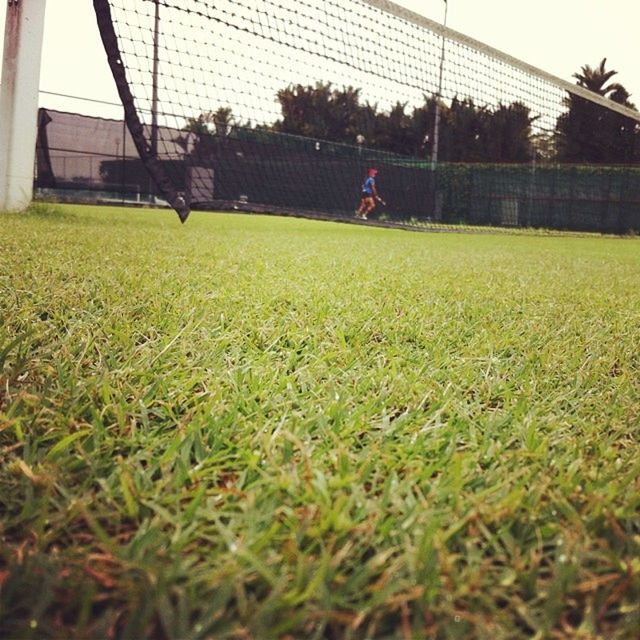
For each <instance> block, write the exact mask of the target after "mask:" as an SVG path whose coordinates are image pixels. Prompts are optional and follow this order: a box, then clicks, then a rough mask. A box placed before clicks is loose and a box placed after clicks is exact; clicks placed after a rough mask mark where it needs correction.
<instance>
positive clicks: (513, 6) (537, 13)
mask: <svg viewBox="0 0 640 640" xmlns="http://www.w3.org/2000/svg"><path fill="white" fill-rule="evenodd" d="M396 2H397V4H400V5H403V6H405V7H407V8H409V9H411V10H413V11H416V12H418V13H422V14H423V15H425V16H427V17H429V18H431V19H432V20H437V21H439V22H441V21H442V20H443V17H444V1H443V0H396ZM6 6H7V3H6V2H5V1H3V2H2V3H1V4H0V34H2V35H0V39H3V34H4V22H5V11H6ZM639 24H640V0H536V2H535V3H533V2H531V1H530V0H449V15H448V26H450V27H451V28H452V29H455V30H456V31H460V32H462V33H465V34H467V35H469V36H471V37H473V38H476V39H477V40H480V41H482V42H485V43H487V44H489V45H491V46H493V47H495V48H496V49H500V50H502V51H504V52H506V53H509V54H511V55H513V56H515V57H517V58H520V59H521V60H524V61H525V62H528V63H529V64H532V65H534V66H537V67H540V68H542V69H544V70H545V71H548V72H550V73H552V74H554V75H556V76H559V77H561V78H563V79H565V80H571V81H572V82H573V80H572V78H571V76H572V74H573V73H575V72H576V71H578V70H579V69H580V67H581V66H582V65H584V64H590V65H591V66H596V65H597V64H598V63H599V62H600V60H601V59H602V58H603V57H606V58H607V68H609V69H615V70H617V71H618V72H619V73H618V75H617V76H616V80H617V81H618V82H620V83H622V84H623V85H624V86H625V87H626V88H627V90H629V91H630V92H631V94H632V98H631V99H632V101H634V102H635V103H636V105H637V106H640V64H639V63H638V55H637V48H638V45H637V43H638V36H637V29H638V25H639ZM40 88H41V90H43V91H50V92H56V93H67V94H72V95H81V96H83V97H90V98H94V99H101V100H106V101H114V102H115V101H117V96H116V93H115V89H114V87H113V80H112V79H111V75H110V73H109V70H108V68H107V65H106V61H105V57H104V52H103V50H102V45H101V42H100V39H99V36H98V32H97V28H96V25H95V18H94V15H93V6H92V2H91V0H47V23H46V27H45V40H44V55H43V67H42V78H41V82H40ZM40 102H41V105H43V106H48V107H51V108H58V109H70V110H71V109H72V110H74V111H77V110H79V109H80V107H79V106H78V103H75V104H71V102H70V101H65V100H63V99H60V98H54V97H52V96H49V95H47V94H46V93H45V94H43V95H42V96H41V100H40ZM83 112H85V113H92V112H93V109H92V108H90V106H87V108H86V109H84V110H83ZM105 115H112V114H105ZM119 115H120V111H119V110H114V111H113V117H119Z"/></svg>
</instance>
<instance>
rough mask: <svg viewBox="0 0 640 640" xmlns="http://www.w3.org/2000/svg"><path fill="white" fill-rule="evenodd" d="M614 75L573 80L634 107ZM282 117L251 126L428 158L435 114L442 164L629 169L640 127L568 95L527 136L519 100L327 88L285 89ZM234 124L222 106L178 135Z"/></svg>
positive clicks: (602, 71) (527, 121) (639, 152)
mask: <svg viewBox="0 0 640 640" xmlns="http://www.w3.org/2000/svg"><path fill="white" fill-rule="evenodd" d="M615 75H616V71H611V70H607V69H606V59H603V60H602V62H601V63H600V64H599V65H598V66H597V67H595V68H591V67H590V66H589V65H585V66H583V67H582V68H581V71H580V73H576V74H574V78H575V79H576V80H577V84H578V86H581V87H584V88H586V89H588V90H590V91H593V92H595V93H597V94H598V95H601V96H604V97H606V98H607V99H610V100H612V101H613V102H616V103H618V104H621V105H624V106H627V107H630V108H635V106H634V105H633V103H631V102H630V94H629V92H628V91H627V90H626V89H625V88H624V87H623V86H622V85H621V84H618V83H611V82H610V80H611V78H613V76H615ZM277 98H278V101H279V103H280V108H281V112H282V117H281V118H280V119H278V120H277V121H276V122H275V123H273V124H272V125H261V126H260V127H258V128H261V129H269V130H272V131H276V132H281V133H287V134H295V135H300V136H305V137H308V138H316V139H320V140H327V141H331V142H339V143H346V144H362V145H364V146H366V147H369V148H373V149H379V150H384V151H390V152H393V153H399V154H404V155H410V156H414V157H422V158H426V159H429V158H431V156H432V153H433V146H434V128H435V127H434V123H435V122H436V111H437V110H439V114H438V115H439V144H438V159H439V160H440V161H444V162H491V163H494V162H513V163H522V162H531V161H533V160H537V161H542V162H544V161H547V162H572V163H581V162H584V163H590V164H598V163H606V164H618V163H630V162H634V161H639V160H640V126H639V125H638V123H637V122H635V121H634V120H632V119H630V118H627V117H625V116H622V115H620V114H618V113H616V112H614V111H608V110H606V109H604V108H603V107H601V106H599V105H597V104H595V103H593V102H590V101H588V100H586V99H584V98H581V97H578V96H576V95H574V94H569V95H568V96H567V97H566V98H565V99H564V107H565V108H566V111H564V112H563V113H562V115H560V116H559V117H558V119H557V122H556V125H555V129H554V130H553V131H548V132H546V133H539V132H538V133H534V123H535V121H536V117H535V116H532V114H531V110H530V108H529V107H528V106H527V105H525V104H524V103H522V102H513V103H511V104H498V106H497V107H493V108H492V107H489V106H486V105H478V104H476V103H475V102H474V101H473V100H472V99H470V98H459V97H455V98H454V99H453V100H452V101H451V102H450V103H449V104H445V103H444V102H442V101H438V98H437V97H436V96H425V97H424V104H423V105H421V106H419V107H414V108H412V109H408V108H407V105H406V104H403V103H400V102H397V103H396V104H395V105H394V106H393V107H392V108H391V109H390V110H388V111H381V110H379V109H378V107H377V105H375V104H371V103H369V102H363V100H362V97H361V91H360V89H358V88H354V87H345V88H342V89H338V88H334V87H333V86H332V85H331V84H330V83H322V82H318V83H316V84H315V85H308V86H304V85H300V84H299V85H292V86H289V87H287V88H285V89H282V90H280V91H279V92H278V94H277ZM232 121H233V114H232V111H231V109H230V108H229V107H221V108H219V109H218V110H217V111H216V112H210V113H204V114H201V115H200V116H199V117H198V118H191V119H190V120H189V122H188V123H187V126H186V127H185V130H187V131H191V132H194V133H196V134H197V135H198V136H200V135H201V134H203V133H205V132H211V131H212V129H211V127H210V125H211V124H213V125H214V127H213V131H212V132H213V133H214V134H216V133H217V134H218V135H221V134H224V133H225V132H227V131H228V130H229V128H230V126H231V123H232Z"/></svg>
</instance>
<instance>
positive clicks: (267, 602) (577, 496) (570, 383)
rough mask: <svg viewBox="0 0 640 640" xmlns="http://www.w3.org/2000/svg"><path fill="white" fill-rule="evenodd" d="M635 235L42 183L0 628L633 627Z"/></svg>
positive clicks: (224, 634) (12, 412)
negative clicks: (118, 198)
mask: <svg viewBox="0 0 640 640" xmlns="http://www.w3.org/2000/svg"><path fill="white" fill-rule="evenodd" d="M639 425H640V240H637V239H619V238H599V237H590V238H577V237H534V236H531V235H527V236H517V235H514V236H505V235H473V234H442V233H412V232H406V231H399V230H397V231H396V230H388V229H376V228H370V227H365V226H359V225H344V224H336V223H327V222H317V221H309V220H297V219H282V218H277V217H266V216H248V215H223V214H205V213H194V214H192V217H191V218H190V219H189V221H188V222H187V224H186V225H184V226H182V225H180V224H179V222H178V221H177V218H176V217H175V216H174V215H173V214H170V213H167V212H154V211H142V210H136V209H117V208H89V207H72V206H64V207H62V206H59V207H51V206H48V205H39V206H38V207H36V208H35V209H33V210H32V211H31V213H28V214H25V215H13V214H11V215H8V214H6V215H3V216H2V230H1V231H0V636H1V637H3V638H6V639H10V638H19V639H20V640H28V639H30V638H32V639H34V640H36V639H37V640H40V639H49V638H66V639H77V640H80V639H85V638H96V639H106V638H109V639H123V640H124V639H130V640H140V639H142V638H154V639H155V638H158V639H164V638H167V639H172V640H173V639H176V640H187V639H189V640H195V639H205V638H211V639H213V638H215V639H218V638H229V639H234V640H248V639H253V638H256V639H263V638H282V639H285V638H286V639H293V638H323V639H324V638H326V639H332V640H334V639H335V640H337V639H350V638H352V639H365V638H367V639H374V638H399V639H402V640H407V639H409V638H434V639H438V640H439V639H449V638H452V639H461V640H462V639H465V640H467V639H475V638H477V639H491V640H501V639H512V638H513V639H516V638H536V639H543V638H584V639H591V638H606V640H612V639H627V638H629V639H630V638H636V637H637V632H638V629H639V628H640V446H639V444H638V435H639Z"/></svg>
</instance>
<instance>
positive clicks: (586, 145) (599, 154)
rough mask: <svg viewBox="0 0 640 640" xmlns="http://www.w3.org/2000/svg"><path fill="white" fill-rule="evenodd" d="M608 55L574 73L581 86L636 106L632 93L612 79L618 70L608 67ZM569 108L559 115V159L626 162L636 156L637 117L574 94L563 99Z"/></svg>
mask: <svg viewBox="0 0 640 640" xmlns="http://www.w3.org/2000/svg"><path fill="white" fill-rule="evenodd" d="M606 63H607V59H606V58H603V59H602V61H601V62H600V64H599V65H598V66H597V67H595V68H592V67H591V66H590V65H588V64H587V65H584V66H583V67H582V68H581V70H580V73H574V74H573V77H574V78H575V79H576V80H577V83H576V84H578V86H580V87H584V88H585V89H588V90H589V91H593V92H594V93H597V94H598V95H600V96H602V97H604V98H607V99H608V100H611V101H612V102H617V103H618V104H621V105H624V106H625V107H629V108H632V109H633V108H635V106H634V105H633V104H632V103H631V102H630V101H629V98H630V97H631V94H630V93H629V92H628V91H627V90H626V89H625V88H624V87H623V86H622V85H621V84H619V83H618V82H610V80H611V79H612V78H613V77H614V76H615V75H617V71H614V70H612V69H609V70H607V69H606ZM564 104H565V106H566V107H568V111H567V112H566V113H564V114H562V115H561V116H560V117H559V118H558V122H557V124H556V136H555V137H556V145H557V149H558V160H560V161H564V162H589V163H607V164H616V163H625V162H631V161H633V159H634V152H635V146H636V145H635V141H636V138H637V136H638V134H637V128H636V124H635V122H634V121H632V120H630V119H629V118H625V117H624V116H622V115H620V114H618V113H616V112H614V111H608V110H607V109H605V108H604V107H602V106H600V105H598V104H595V103H593V102H590V101H589V100H587V99H585V98H581V97H579V96H576V95H574V94H570V95H569V96H568V97H567V98H565V99H564Z"/></svg>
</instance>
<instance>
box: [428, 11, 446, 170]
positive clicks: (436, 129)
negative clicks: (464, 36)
mask: <svg viewBox="0 0 640 640" xmlns="http://www.w3.org/2000/svg"><path fill="white" fill-rule="evenodd" d="M448 12H449V3H448V2H447V0H444V26H445V27H446V26H447V14H448ZM444 51H445V37H444V34H443V35H442V50H441V52H440V75H439V77H438V93H437V94H436V112H435V117H434V122H433V147H432V149H431V164H432V166H433V168H434V169H435V167H436V165H437V164H438V151H439V146H440V100H442V76H443V74H444Z"/></svg>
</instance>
